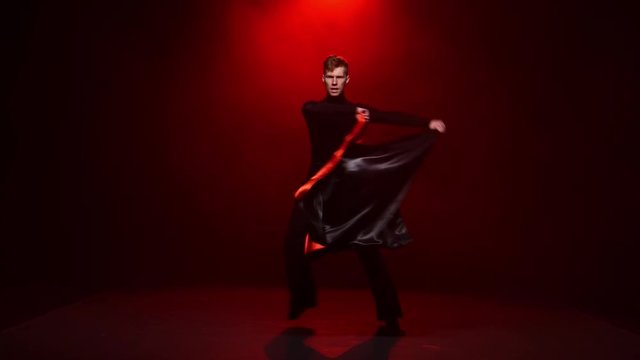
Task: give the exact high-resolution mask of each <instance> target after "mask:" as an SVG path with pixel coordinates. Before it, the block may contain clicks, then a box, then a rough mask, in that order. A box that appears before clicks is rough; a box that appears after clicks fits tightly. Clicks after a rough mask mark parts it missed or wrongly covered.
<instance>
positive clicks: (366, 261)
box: [356, 246, 402, 325]
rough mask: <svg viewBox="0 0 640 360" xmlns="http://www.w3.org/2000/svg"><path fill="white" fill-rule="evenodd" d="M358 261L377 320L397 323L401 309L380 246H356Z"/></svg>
mask: <svg viewBox="0 0 640 360" xmlns="http://www.w3.org/2000/svg"><path fill="white" fill-rule="evenodd" d="M356 253H357V254H358V258H359V259H360V262H361V263H362V265H363V266H364V270H365V272H366V273H367V277H368V279H369V285H370V286H371V292H372V293H373V298H374V299H375V302H376V313H377V316H378V320H381V321H384V322H386V323H387V324H388V325H389V324H392V325H397V322H398V318H400V317H402V309H401V307H400V300H399V299H398V294H397V292H396V288H395V286H394V285H393V281H392V280H391V276H390V275H389V272H388V271H387V267H386V266H385V264H384V261H383V259H382V255H381V254H380V248H379V247H377V246H360V247H358V248H356Z"/></svg>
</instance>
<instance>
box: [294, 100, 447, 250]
mask: <svg viewBox="0 0 640 360" xmlns="http://www.w3.org/2000/svg"><path fill="white" fill-rule="evenodd" d="M357 106H360V107H364V108H367V109H370V110H371V117H370V122H371V123H376V122H377V123H389V124H396V125H401V126H418V127H423V128H424V132H422V133H420V134H418V135H413V136H410V137H406V138H403V139H400V140H396V141H393V142H389V143H385V144H382V145H363V144H357V143H352V144H350V145H349V147H348V148H347V150H346V152H345V153H344V156H343V157H342V159H341V160H340V162H339V164H338V166H337V167H336V168H335V169H334V170H333V171H332V172H331V173H330V174H329V175H327V176H325V177H324V178H322V179H321V180H320V181H318V182H317V183H316V184H315V185H314V186H313V187H312V188H311V189H310V190H309V192H308V193H307V194H306V195H305V196H304V197H303V198H302V199H300V200H299V201H298V202H297V205H298V206H299V207H300V208H301V209H302V210H303V211H304V213H305V214H306V216H307V218H308V220H309V223H310V224H311V226H310V230H309V236H310V238H311V239H312V240H313V241H315V242H317V243H319V244H322V245H324V246H327V247H329V248H343V247H354V246H363V245H382V246H386V247H390V248H396V247H399V246H402V245H404V244H406V243H408V242H410V241H411V237H410V236H409V234H408V232H407V228H406V227H405V224H404V221H403V220H402V217H401V216H400V213H399V208H400V204H401V202H402V199H403V198H404V195H405V193H406V191H407V190H408V187H409V184H410V182H411V179H412V177H413V175H414V174H415V172H416V170H417V169H418V167H419V165H420V163H421V162H422V159H423V158H424V156H425V155H426V154H427V152H428V150H429V149H430V148H431V145H432V144H433V143H434V141H435V139H436V137H437V132H436V131H434V130H430V129H428V122H429V119H426V118H419V117H415V116H412V115H407V114H404V113H394V112H381V111H377V110H373V109H371V108H369V107H367V106H364V105H357ZM355 109H356V105H355V104H352V103H350V102H348V101H346V100H345V99H338V100H336V99H325V100H324V101H322V102H308V103H305V105H304V106H303V115H304V116H305V120H306V121H307V125H308V128H309V133H310V137H311V145H312V163H311V169H310V171H309V173H310V175H313V174H314V173H315V172H316V171H317V170H318V169H319V168H320V167H322V165H323V164H324V163H326V161H328V159H329V158H330V156H331V153H332V151H334V150H335V149H336V148H337V147H338V146H339V144H340V143H341V141H342V138H343V137H344V135H346V134H347V133H348V132H349V130H350V129H351V128H352V127H353V126H354V125H355Z"/></svg>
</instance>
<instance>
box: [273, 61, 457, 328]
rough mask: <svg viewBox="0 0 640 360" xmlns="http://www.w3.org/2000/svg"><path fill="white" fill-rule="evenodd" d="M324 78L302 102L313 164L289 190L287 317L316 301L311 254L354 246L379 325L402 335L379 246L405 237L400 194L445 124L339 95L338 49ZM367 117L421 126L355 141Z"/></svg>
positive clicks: (342, 72) (343, 64) (341, 68)
mask: <svg viewBox="0 0 640 360" xmlns="http://www.w3.org/2000/svg"><path fill="white" fill-rule="evenodd" d="M322 81H323V83H324V86H325V88H326V91H327V94H326V97H325V98H324V99H323V100H322V101H319V102H316V101H309V102H306V103H305V104H304V105H303V108H302V113H303V116H304V118H305V121H306V123H307V127H308V129H309V136H310V141H311V166H310V169H309V177H308V181H307V182H306V183H305V184H303V185H302V186H301V187H300V188H299V189H298V191H296V193H295V199H296V201H295V203H294V208H293V211H292V214H291V219H290V222H289V228H288V231H287V235H286V237H285V265H286V272H287V281H288V286H289V292H290V302H289V319H296V318H298V317H299V316H300V315H301V314H302V313H303V312H304V311H305V310H306V309H308V308H311V307H314V306H316V305H317V302H316V288H315V284H314V282H313V277H312V274H311V269H310V266H309V261H311V260H312V259H315V258H316V257H317V255H321V254H324V253H327V252H329V251H333V250H344V249H352V250H354V251H356V253H357V255H358V258H359V260H360V262H361V263H362V265H363V267H364V269H365V272H366V274H367V277H368V280H369V284H370V286H371V290H372V293H373V296H374V299H375V302H376V312H377V317H378V319H379V320H381V321H383V322H384V324H385V325H384V326H383V327H382V328H381V329H380V330H381V332H383V333H390V334H401V333H402V330H401V329H400V326H399V322H398V319H399V318H400V317H401V316H402V309H401V307H400V302H399V300H398V295H397V292H396V290H395V287H394V285H393V282H392V280H391V277H390V276H389V273H388V272H387V269H386V267H385V265H384V262H383V259H382V257H381V254H380V247H381V246H383V247H387V248H396V247H399V246H402V245H404V244H406V243H408V242H409V241H411V238H410V237H409V235H408V233H407V231H406V228H405V226H404V222H403V221H402V218H401V217H400V214H399V212H398V209H399V205H400V201H401V200H402V198H403V196H404V194H405V192H406V190H407V187H408V184H409V181H410V179H411V177H412V175H413V173H415V170H416V169H417V166H418V165H419V163H420V162H421V159H422V157H423V156H424V155H425V154H426V152H427V150H428V149H429V148H430V146H431V144H432V143H433V141H434V140H435V137H436V134H438V133H443V132H444V131H445V125H444V123H443V122H442V121H441V120H429V119H427V118H422V117H417V116H413V115H408V114H405V113H399V112H384V111H377V110H375V109H372V108H370V107H368V106H364V105H356V104H353V103H351V102H350V101H348V100H347V99H346V97H345V94H344V90H345V87H346V85H347V84H348V83H349V81H350V78H349V65H348V63H347V61H346V60H345V59H344V58H342V57H340V56H336V55H332V56H329V57H327V59H325V61H324V73H323V76H322ZM368 123H386V124H395V125H399V126H412V127H419V128H423V129H424V131H423V132H421V134H419V135H416V136H411V137H407V138H404V139H401V140H398V141H394V142H390V143H387V144H382V145H377V146H376V145H363V144H359V143H358V139H359V138H360V137H361V135H362V134H363V132H364V130H365V128H366V125H367V124H368Z"/></svg>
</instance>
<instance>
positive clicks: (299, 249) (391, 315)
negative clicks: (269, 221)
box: [284, 204, 402, 321]
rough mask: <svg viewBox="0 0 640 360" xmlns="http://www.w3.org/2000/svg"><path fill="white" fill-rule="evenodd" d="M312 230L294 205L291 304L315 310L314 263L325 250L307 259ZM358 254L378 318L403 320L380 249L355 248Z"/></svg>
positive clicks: (288, 244)
mask: <svg viewBox="0 0 640 360" xmlns="http://www.w3.org/2000/svg"><path fill="white" fill-rule="evenodd" d="M308 226H309V224H308V221H307V219H306V217H305V216H304V213H303V212H302V210H301V209H300V208H299V207H298V206H296V205H295V204H294V206H293V210H292V211H291V218H290V220H289V227H288V230H287V234H286V236H285V241H284V257H285V270H286V274H287V284H288V288H289V294H290V301H291V304H295V305H298V306H308V307H311V306H315V305H316V304H317V296H316V285H315V282H314V279H313V274H312V273H311V266H310V262H311V261H313V260H314V259H317V258H318V257H319V255H318V254H322V251H323V250H317V251H315V252H313V253H311V254H310V255H305V253H304V245H305V238H306V234H307V232H308ZM354 251H355V252H356V253H357V255H358V259H359V260H360V262H361V264H362V266H363V267H364V270H365V273H366V274H367V278H368V280H369V286H370V287H371V292H372V294H373V298H374V300H375V303H376V315H377V318H378V319H379V320H383V321H385V320H392V319H397V318H400V317H401V316H402V309H401V307H400V301H399V299H398V294H397V292H396V289H395V286H394V284H393V281H392V280H391V277H390V275H389V272H388V271H387V268H386V266H385V264H384V261H383V259H382V255H381V254H380V248H379V247H378V246H359V247H356V248H354Z"/></svg>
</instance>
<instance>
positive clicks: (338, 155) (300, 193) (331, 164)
mask: <svg viewBox="0 0 640 360" xmlns="http://www.w3.org/2000/svg"><path fill="white" fill-rule="evenodd" d="M356 120H358V122H357V123H356V125H355V126H354V127H353V129H352V130H351V132H349V134H347V136H345V137H344V141H343V142H342V145H340V147H339V148H338V150H336V151H335V152H334V153H333V156H331V159H329V161H327V163H326V164H324V166H323V167H322V168H320V170H318V172H317V173H315V174H314V175H313V176H312V177H311V178H310V179H309V181H307V182H306V183H304V185H302V186H301V187H300V188H299V189H298V190H297V191H296V193H295V195H294V196H295V198H296V200H300V199H302V198H303V197H304V195H305V194H306V193H307V192H308V191H309V190H310V189H311V187H312V186H313V185H314V184H315V183H317V182H318V181H320V179H322V178H324V177H325V176H327V175H328V174H329V173H331V171H333V169H335V167H336V166H337V165H338V163H339V162H340V160H342V156H343V155H344V152H345V150H347V147H348V146H349V144H351V142H352V141H353V139H355V138H356V137H357V136H358V135H359V134H360V132H361V131H362V130H363V129H364V126H365V125H366V123H367V120H366V119H365V117H364V115H363V114H357V115H356Z"/></svg>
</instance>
